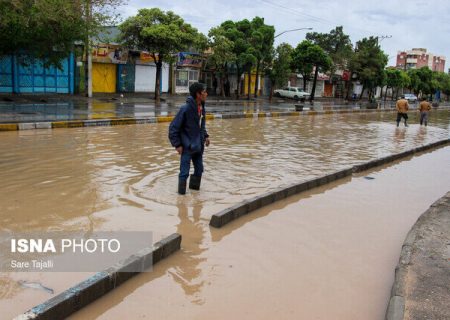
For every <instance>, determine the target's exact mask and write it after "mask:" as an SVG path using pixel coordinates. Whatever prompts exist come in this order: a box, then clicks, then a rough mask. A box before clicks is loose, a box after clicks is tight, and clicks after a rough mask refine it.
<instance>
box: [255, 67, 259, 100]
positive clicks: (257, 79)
mask: <svg viewBox="0 0 450 320" xmlns="http://www.w3.org/2000/svg"><path fill="white" fill-rule="evenodd" d="M259 68H260V62H259V61H258V62H257V64H256V80H255V98H258V87H259Z"/></svg>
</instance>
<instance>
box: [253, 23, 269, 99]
mask: <svg viewBox="0 0 450 320" xmlns="http://www.w3.org/2000/svg"><path fill="white" fill-rule="evenodd" d="M251 24H252V29H253V34H252V39H253V40H254V42H253V47H254V49H255V57H256V81H255V98H256V97H257V96H258V87H259V73H260V71H261V69H265V67H266V66H267V65H268V64H269V63H270V59H271V56H272V55H271V54H272V51H273V41H274V37H275V28H274V27H273V26H269V25H266V24H265V23H264V18H260V17H255V18H253V20H252V22H251ZM249 81H250V78H249Z"/></svg>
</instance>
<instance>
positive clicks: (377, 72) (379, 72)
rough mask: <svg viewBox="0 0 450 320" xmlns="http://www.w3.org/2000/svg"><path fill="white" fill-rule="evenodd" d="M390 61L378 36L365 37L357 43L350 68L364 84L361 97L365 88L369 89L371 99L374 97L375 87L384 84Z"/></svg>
mask: <svg viewBox="0 0 450 320" xmlns="http://www.w3.org/2000/svg"><path fill="white" fill-rule="evenodd" d="M387 62H388V57H387V55H386V54H385V53H384V52H383V51H382V50H381V48H380V46H379V44H378V39H377V38H376V37H370V38H363V39H362V40H360V41H358V42H357V43H356V48H355V52H354V54H353V56H352V58H351V60H350V69H351V70H352V71H353V72H354V73H356V74H357V79H358V80H359V81H360V82H361V83H362V84H363V90H362V91H361V95H360V99H361V98H362V96H363V93H364V90H365V89H368V90H369V99H373V96H374V89H375V88H376V87H377V86H379V85H382V84H383V82H384V76H385V73H384V72H383V70H384V68H385V67H386V64H387Z"/></svg>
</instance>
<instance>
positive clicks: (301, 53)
mask: <svg viewBox="0 0 450 320" xmlns="http://www.w3.org/2000/svg"><path fill="white" fill-rule="evenodd" d="M312 45H313V44H312V42H311V41H308V40H305V41H302V42H300V43H299V44H298V45H297V47H296V48H295V49H294V50H293V51H292V59H291V60H292V66H291V68H292V70H296V71H297V72H298V73H300V74H301V75H302V78H303V90H304V91H306V81H308V80H309V79H310V77H311V73H312V72H313V64H312V63H311V61H310V59H309V56H308V48H309V47H311V46H312Z"/></svg>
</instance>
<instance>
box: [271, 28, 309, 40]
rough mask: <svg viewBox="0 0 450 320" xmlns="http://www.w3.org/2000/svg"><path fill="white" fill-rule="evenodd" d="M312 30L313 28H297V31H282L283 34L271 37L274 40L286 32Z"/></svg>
mask: <svg viewBox="0 0 450 320" xmlns="http://www.w3.org/2000/svg"><path fill="white" fill-rule="evenodd" d="M312 29H313V28H298V29H292V30H286V31H283V32H281V33H279V34H277V35H276V36H275V37H273V38H274V39H275V38H276V37H279V36H281V35H282V34H284V33H286V32H292V31H299V30H312Z"/></svg>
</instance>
